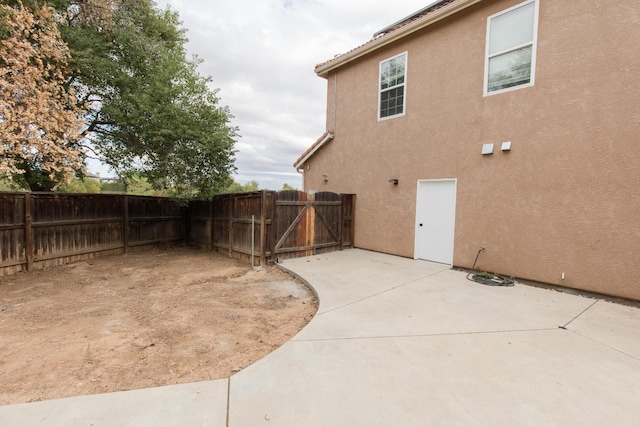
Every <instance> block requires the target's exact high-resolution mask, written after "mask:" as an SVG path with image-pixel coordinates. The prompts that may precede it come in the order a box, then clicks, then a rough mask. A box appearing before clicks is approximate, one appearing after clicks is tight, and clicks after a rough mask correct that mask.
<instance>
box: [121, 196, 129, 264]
mask: <svg viewBox="0 0 640 427" xmlns="http://www.w3.org/2000/svg"><path fill="white" fill-rule="evenodd" d="M122 204H123V218H122V222H123V224H122V245H123V250H124V253H127V251H128V250H129V196H127V195H124V196H122Z"/></svg>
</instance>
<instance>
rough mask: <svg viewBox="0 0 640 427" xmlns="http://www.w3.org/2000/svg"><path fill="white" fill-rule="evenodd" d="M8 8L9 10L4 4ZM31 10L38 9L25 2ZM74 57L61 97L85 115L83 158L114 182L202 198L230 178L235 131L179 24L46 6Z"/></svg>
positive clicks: (143, 15)
mask: <svg viewBox="0 0 640 427" xmlns="http://www.w3.org/2000/svg"><path fill="white" fill-rule="evenodd" d="M1 2H2V3H5V4H12V5H13V4H14V3H15V2H13V1H7V0H3V1H1ZM27 4H28V5H29V7H30V8H32V10H36V8H37V7H40V5H41V1H39V0H30V1H29V2H28V3H27ZM48 4H51V5H53V6H54V7H55V8H56V9H57V10H58V12H59V13H60V14H63V13H64V14H65V16H66V19H65V21H64V23H62V24H61V26H60V31H61V34H62V38H63V40H64V41H65V42H66V44H67V46H68V48H69V51H70V53H71V57H70V59H69V66H70V72H69V73H68V74H66V81H65V84H64V87H65V88H66V89H67V90H69V91H72V90H75V93H77V96H78V100H77V101H78V104H77V105H79V106H82V107H84V108H85V111H86V114H85V119H86V126H85V127H84V129H83V130H82V132H81V135H82V137H83V138H84V142H85V143H87V144H86V145H87V149H89V150H91V151H92V152H93V153H95V155H96V156H97V157H98V158H100V159H101V160H102V161H103V162H105V163H106V164H108V165H110V166H111V167H112V168H113V169H114V170H115V171H117V173H118V174H119V175H120V176H123V177H126V176H133V175H136V176H145V177H146V178H147V179H148V181H149V182H152V183H154V185H156V183H162V185H164V186H165V187H166V188H169V189H171V191H173V192H174V193H179V194H185V195H190V196H193V195H197V196H203V197H208V196H211V195H213V194H216V193H218V192H221V191H223V190H224V189H225V187H226V186H227V185H228V182H229V178H230V173H231V172H232V171H233V170H234V169H235V168H234V160H235V150H234V144H235V140H236V139H237V137H238V135H237V129H236V128H235V127H234V126H232V125H231V119H232V116H231V114H230V112H229V110H228V108H227V107H223V106H220V105H218V104H219V99H218V97H217V89H215V90H214V89H210V87H209V86H210V84H211V80H210V78H205V77H202V76H201V75H199V73H198V71H197V67H198V64H199V61H198V59H197V58H192V59H189V58H187V57H186V51H185V47H184V45H185V43H186V41H187V39H186V37H185V33H184V30H183V29H181V28H180V22H179V20H178V15H177V14H176V13H174V12H171V11H170V10H164V11H161V10H158V9H156V8H155V7H154V3H153V2H152V1H151V0H127V1H120V0H77V1H71V0H52V1H50V2H49V3H48Z"/></svg>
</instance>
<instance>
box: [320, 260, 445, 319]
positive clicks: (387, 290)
mask: <svg viewBox="0 0 640 427" xmlns="http://www.w3.org/2000/svg"><path fill="white" fill-rule="evenodd" d="M443 271H448V270H442V271H436V272H435V273H431V274H427V275H426V276H421V277H418V278H417V279H413V280H409V281H408V282H405V283H402V284H399V285H397V286H393V287H391V288H388V289H385V290H383V291H380V292H376V293H374V294H371V295H367V296H366V297H363V298H360V299H357V300H355V301H351V302H348V303H346V304H343V305H340V306H338V307H333V308H330V309H328V310H326V311H323V312H320V311H318V313H317V314H316V316H322V315H324V314H327V313H331V312H332V311H336V310H341V309H343V308H345V307H349V306H351V305H354V304H358V303H360V302H362V301H366V300H368V299H371V298H374V297H377V296H379V295H382V294H386V293H388V292H391V291H394V290H396V289H400V288H402V287H404V286H408V285H410V284H412V283H415V282H418V281H420V280H422V279H426V278H429V277H433V276H435V275H437V274H440V273H442V272H443Z"/></svg>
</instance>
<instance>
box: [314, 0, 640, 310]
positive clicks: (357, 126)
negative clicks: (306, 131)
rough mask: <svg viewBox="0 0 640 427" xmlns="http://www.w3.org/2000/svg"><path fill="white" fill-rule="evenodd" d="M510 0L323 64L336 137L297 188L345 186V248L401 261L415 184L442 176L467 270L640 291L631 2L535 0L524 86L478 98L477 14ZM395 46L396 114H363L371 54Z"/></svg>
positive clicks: (374, 63) (459, 262) (373, 100)
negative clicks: (534, 30)
mask: <svg viewBox="0 0 640 427" xmlns="http://www.w3.org/2000/svg"><path fill="white" fill-rule="evenodd" d="M518 3H519V2H518V1H513V0H504V1H482V2H480V3H478V4H476V5H474V6H471V7H469V8H467V9H465V10H464V11H462V12H459V13H456V14H455V15H453V16H450V17H448V18H446V19H445V20H443V21H440V22H438V23H435V24H433V25H431V26H428V27H426V28H424V29H422V30H421V31H419V32H417V33H414V34H413V35H411V36H408V37H406V38H404V39H402V40H400V41H398V42H396V43H394V44H392V45H389V46H385V47H383V48H381V49H379V50H377V51H374V52H372V53H370V54H368V55H366V56H364V57H362V58H360V59H357V60H355V61H352V62H350V63H348V64H346V65H344V66H341V67H339V68H338V69H335V70H332V71H330V72H329V74H328V75H327V83H328V86H327V129H330V130H332V131H333V132H335V138H334V139H333V140H332V141H331V142H329V143H327V144H326V145H325V146H324V147H323V148H322V149H320V150H319V151H318V152H317V153H316V154H315V155H314V156H313V157H312V158H311V159H310V160H308V161H307V162H306V163H305V165H304V186H305V190H306V191H312V190H317V191H335V192H342V193H354V194H356V195H357V204H356V215H355V216H356V228H355V244H356V246H357V247H360V248H366V249H371V250H375V251H381V252H387V253H391V254H397V255H402V256H406V257H414V242H415V230H416V196H417V194H416V193H417V182H418V180H423V179H443V178H455V179H457V194H456V203H457V205H456V221H455V242H454V260H453V264H454V265H456V266H461V267H471V265H472V263H473V261H474V258H475V256H476V253H477V250H478V248H479V247H480V246H483V247H485V251H484V252H483V253H482V254H481V256H480V258H479V264H478V268H479V269H481V270H485V271H491V272H496V273H500V274H504V275H509V276H516V277H519V278H523V279H529V280H535V281H540V282H545V283H551V284H556V285H561V286H566V287H572V288H579V289H583V290H587V291H593V292H599V293H604V294H609V295H615V296H619V297H625V298H632V299H640V283H638V279H637V271H638V267H637V266H638V265H639V261H640V260H639V258H638V252H639V250H640V221H638V213H639V212H640V191H639V189H638V187H639V184H640V149H639V148H638V147H639V145H638V138H639V137H640V97H639V96H638V93H640V90H639V89H640V80H639V79H638V70H640V56H639V55H637V51H636V49H637V43H636V42H635V41H637V40H640V17H639V11H638V8H637V2H636V1H635V0H624V1H619V2H614V3H604V2H602V1H599V0H584V1H582V2H579V4H578V3H575V2H566V1H552V0H540V3H539V25H538V38H537V63H536V68H535V84H534V85H533V86H532V87H526V88H521V89H518V90H513V91H508V92H504V93H499V94H494V95H491V96H484V95H483V79H484V61H485V59H484V55H485V39H486V28H487V17H488V16H490V15H492V14H494V13H497V12H500V11H502V10H505V9H507V8H508V7H511V6H513V5H515V4H518ZM405 51H406V52H407V55H408V63H407V76H406V81H407V83H406V96H407V104H406V114H405V115H404V116H401V117H396V118H393V119H389V120H382V121H378V119H377V108H378V92H377V85H378V69H379V63H380V61H383V60H385V59H388V58H390V57H392V56H394V55H397V54H399V53H402V52H405ZM504 141H511V142H512V146H511V151H508V152H502V151H501V150H500V144H501V143H502V142H504ZM485 143H493V144H495V149H494V154H492V155H488V156H483V155H481V153H480V151H481V147H482V144H485ZM323 175H326V178H327V180H325V178H324V177H323ZM391 178H397V179H398V180H399V184H398V185H397V186H395V185H392V184H391V183H389V182H388V181H389V179H391ZM563 273H564V279H563V278H562V274H563Z"/></svg>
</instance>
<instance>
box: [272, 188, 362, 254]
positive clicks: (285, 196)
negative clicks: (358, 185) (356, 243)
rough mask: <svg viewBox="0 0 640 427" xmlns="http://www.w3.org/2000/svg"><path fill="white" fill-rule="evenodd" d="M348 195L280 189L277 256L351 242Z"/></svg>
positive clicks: (334, 247)
mask: <svg viewBox="0 0 640 427" xmlns="http://www.w3.org/2000/svg"><path fill="white" fill-rule="evenodd" d="M353 199H354V196H353V195H351V194H348V195H347V194H336V193H328V192H322V193H315V194H307V193H303V192H300V191H281V192H279V193H277V195H276V203H275V205H276V215H275V217H276V221H275V224H276V227H275V240H276V243H275V246H274V248H273V251H272V253H273V254H274V255H275V256H276V257H279V258H293V257H300V256H309V255H313V254H317V253H322V252H329V251H335V250H341V249H343V248H345V247H349V246H351V245H352V241H353V237H352V233H353Z"/></svg>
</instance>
